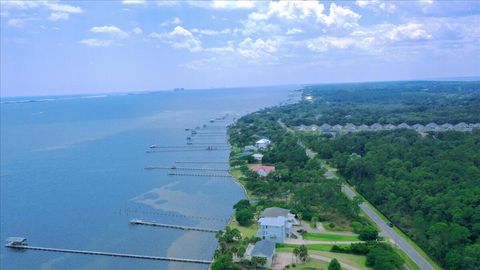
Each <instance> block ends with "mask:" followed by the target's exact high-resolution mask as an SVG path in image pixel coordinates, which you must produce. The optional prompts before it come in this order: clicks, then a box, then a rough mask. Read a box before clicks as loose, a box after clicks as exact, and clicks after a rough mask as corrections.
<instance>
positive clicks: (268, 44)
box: [236, 37, 281, 63]
mask: <svg viewBox="0 0 480 270" xmlns="http://www.w3.org/2000/svg"><path fill="white" fill-rule="evenodd" d="M280 43H281V42H280V40H277V39H266V40H263V39H261V38H257V39H256V40H253V39H252V38H250V37H248V38H246V39H245V40H243V41H242V42H241V43H240V44H238V48H237V49H236V51H237V52H238V53H239V54H240V55H241V56H243V57H245V58H247V59H249V62H251V63H252V62H253V63H255V62H259V61H260V60H267V61H271V60H276V57H275V55H274V54H275V53H276V52H277V51H278V47H279V46H280Z"/></svg>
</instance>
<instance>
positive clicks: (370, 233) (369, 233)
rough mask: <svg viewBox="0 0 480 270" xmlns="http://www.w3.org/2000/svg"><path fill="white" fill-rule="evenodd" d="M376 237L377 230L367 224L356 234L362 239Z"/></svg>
mask: <svg viewBox="0 0 480 270" xmlns="http://www.w3.org/2000/svg"><path fill="white" fill-rule="evenodd" d="M377 238H378V231H377V229H375V228H374V227H372V226H367V227H365V228H363V230H362V231H361V232H360V235H359V236H358V239H360V240H362V241H372V240H377Z"/></svg>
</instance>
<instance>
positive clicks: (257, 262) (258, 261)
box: [251, 256, 267, 266]
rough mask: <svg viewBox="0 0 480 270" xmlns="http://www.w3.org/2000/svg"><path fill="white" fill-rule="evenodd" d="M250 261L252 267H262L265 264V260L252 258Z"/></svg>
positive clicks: (256, 257) (263, 258)
mask: <svg viewBox="0 0 480 270" xmlns="http://www.w3.org/2000/svg"><path fill="white" fill-rule="evenodd" d="M251 261H252V264H253V265H254V266H264V265H265V264H266V263H267V258H265V257H258V256H253V257H252V260H251Z"/></svg>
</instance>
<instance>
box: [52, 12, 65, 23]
mask: <svg viewBox="0 0 480 270" xmlns="http://www.w3.org/2000/svg"><path fill="white" fill-rule="evenodd" d="M69 17H70V15H69V14H68V13H65V12H53V13H51V14H50V16H49V17H48V19H49V20H50V21H60V20H68V18H69Z"/></svg>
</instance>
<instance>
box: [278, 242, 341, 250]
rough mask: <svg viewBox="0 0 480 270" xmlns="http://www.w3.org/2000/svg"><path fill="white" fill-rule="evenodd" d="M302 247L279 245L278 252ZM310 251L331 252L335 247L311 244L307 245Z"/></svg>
mask: <svg viewBox="0 0 480 270" xmlns="http://www.w3.org/2000/svg"><path fill="white" fill-rule="evenodd" d="M299 246H300V245H295V244H284V243H279V244H277V248H276V250H277V251H293V249H294V248H296V247H299ZM337 246H340V247H349V246H350V245H347V244H339V245H337ZM306 247H307V249H308V250H317V251H330V250H331V249H332V247H333V245H332V244H310V245H306Z"/></svg>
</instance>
